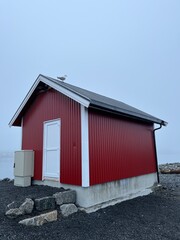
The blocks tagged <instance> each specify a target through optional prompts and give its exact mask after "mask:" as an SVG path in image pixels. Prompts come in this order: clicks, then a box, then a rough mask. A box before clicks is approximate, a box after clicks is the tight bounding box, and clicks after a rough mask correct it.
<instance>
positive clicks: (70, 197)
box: [53, 190, 76, 205]
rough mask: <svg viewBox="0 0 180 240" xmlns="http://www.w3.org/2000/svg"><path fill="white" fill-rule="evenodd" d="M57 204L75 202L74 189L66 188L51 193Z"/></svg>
mask: <svg viewBox="0 0 180 240" xmlns="http://www.w3.org/2000/svg"><path fill="white" fill-rule="evenodd" d="M53 197H55V201H56V204H57V205H62V204H66V203H75V202H76V191H74V190H68V191H64V192H57V193H55V194H54V195H53Z"/></svg>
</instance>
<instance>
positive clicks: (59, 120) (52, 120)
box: [42, 118, 61, 182]
mask: <svg viewBox="0 0 180 240" xmlns="http://www.w3.org/2000/svg"><path fill="white" fill-rule="evenodd" d="M51 122H59V161H58V167H59V174H58V178H56V177H47V176H45V161H46V153H45V141H46V131H45V126H46V124H47V123H51ZM42 152H43V156H42V180H51V181H58V182H60V167H61V119H60V118H57V119H51V120H47V121H44V122H43V151H42Z"/></svg>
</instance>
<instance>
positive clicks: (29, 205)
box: [19, 198, 34, 214]
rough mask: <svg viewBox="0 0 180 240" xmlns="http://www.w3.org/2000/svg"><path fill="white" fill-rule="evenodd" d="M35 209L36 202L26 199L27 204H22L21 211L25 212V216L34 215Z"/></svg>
mask: <svg viewBox="0 0 180 240" xmlns="http://www.w3.org/2000/svg"><path fill="white" fill-rule="evenodd" d="M33 208H34V201H33V200H32V199H30V198H26V200H25V202H24V203H23V204H21V206H20V207H19V209H20V210H21V211H22V212H23V214H30V213H32V211H33Z"/></svg>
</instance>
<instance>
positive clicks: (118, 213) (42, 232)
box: [0, 174, 180, 240]
mask: <svg viewBox="0 0 180 240" xmlns="http://www.w3.org/2000/svg"><path fill="white" fill-rule="evenodd" d="M160 181H161V184H162V187H160V188H158V189H157V190H156V191H155V192H154V193H152V194H150V195H148V196H144V197H138V198H136V199H133V200H129V201H125V202H122V203H120V204H116V205H115V206H111V207H107V208H105V209H101V210H99V211H97V212H95V213H91V214H86V213H84V212H78V213H75V214H74V215H72V216H69V217H68V218H62V217H60V218H59V219H58V221H57V222H54V223H47V224H45V225H43V226H41V227H27V226H23V225H19V224H18V221H19V220H20V218H19V219H16V220H13V219H8V218H7V217H6V216H5V215H4V213H5V209H6V205H7V204H9V203H11V202H12V201H14V200H16V201H17V200H18V201H20V202H21V201H23V200H24V199H25V198H26V197H30V198H35V197H43V196H48V195H52V194H53V193H55V192H57V190H59V189H57V188H51V187H43V186H33V187H27V188H20V187H15V186H14V185H13V182H8V181H0V240H4V239H6V240H7V239H16V240H21V239H22V240H23V239H26V240H28V239H30V240H32V239H36V240H38V239H51V240H56V239H58V240H59V239H65V240H68V239H71V240H72V239H73V240H74V239H75V240H76V239H83V240H84V239H86V240H88V239H108V240H110V239H116V240H117V239H122V240H126V239H130V240H136V239H137V240H140V239H143V240H146V239H147V240H148V239H153V240H158V239H173V240H180V174H179V175H178V174H176V175H175V174H170V175H168V174H167V175H161V174H160Z"/></svg>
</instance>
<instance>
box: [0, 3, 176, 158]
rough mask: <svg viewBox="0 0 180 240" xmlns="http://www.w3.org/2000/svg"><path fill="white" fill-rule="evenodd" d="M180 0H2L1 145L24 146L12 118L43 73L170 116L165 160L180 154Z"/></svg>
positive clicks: (160, 136) (161, 146) (160, 146)
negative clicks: (10, 122) (64, 77)
mask: <svg viewBox="0 0 180 240" xmlns="http://www.w3.org/2000/svg"><path fill="white" fill-rule="evenodd" d="M179 13H180V1H179V0H171V1H169V0H158V1H157V0H151V1H146V0H142V1H140V0H136V1H133V0H131V1H130V0H126V1H121V0H112V1H107V0H99V1H95V0H87V1H84V0H76V1H74V0H66V1H61V0H52V1H48V0H38V1H35V0H31V1H23V0H17V1H10V0H1V1H0V33H1V37H0V73H1V78H0V83H1V87H0V102H1V104H0V113H1V114H0V116H1V117H0V137H1V140H0V151H8V150H12V151H14V150H17V149H20V147H21V129H20V128H15V127H12V128H9V127H8V123H9V121H10V120H11V118H12V116H13V115H14V113H15V111H16V110H17V108H18V107H19V105H20V104H21V102H22V100H23V99H24V97H25V96H26V94H27V92H28V91H29V89H30V87H31V85H32V84H33V83H34V81H35V80H36V78H37V76H38V75H39V74H40V73H41V74H44V75H48V76H51V77H55V78H56V77H57V76H61V75H64V74H66V75H68V78H67V80H66V81H67V82H68V83H70V84H73V85H76V86H79V87H82V88H86V89H88V90H91V91H94V92H97V93H100V94H103V95H105V96H108V97H112V98H115V99H117V100H120V101H123V102H125V103H127V104H129V105H132V106H134V107H136V108H139V109H140V110H143V111H145V112H147V113H149V114H152V115H154V116H156V117H158V118H161V119H163V120H165V121H167V122H168V123H169V124H168V126H167V127H163V128H162V129H161V130H159V131H158V132H157V133H156V142H157V150H158V158H159V161H160V162H169V161H173V162H175V161H180V160H179V159H180V124H179V120H180V110H179V102H180V94H179V89H180V81H179V75H180V67H179V65H180V27H179V26H180V14H179Z"/></svg>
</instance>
